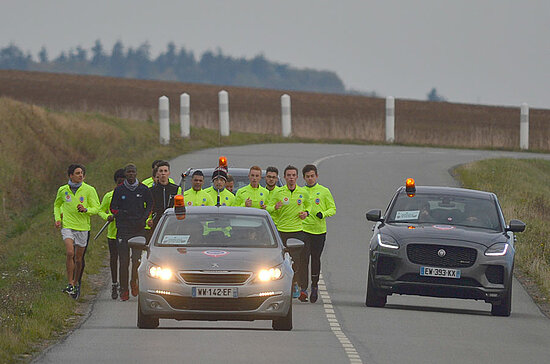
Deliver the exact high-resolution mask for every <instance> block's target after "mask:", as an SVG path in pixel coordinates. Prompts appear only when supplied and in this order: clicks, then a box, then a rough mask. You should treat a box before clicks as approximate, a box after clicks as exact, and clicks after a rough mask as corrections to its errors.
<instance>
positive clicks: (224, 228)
mask: <svg viewBox="0 0 550 364" xmlns="http://www.w3.org/2000/svg"><path fill="white" fill-rule="evenodd" d="M155 245H157V246H186V247H193V246H208V247H255V248H272V247H276V246H277V241H276V240H275V237H274V234H273V231H272V229H271V227H270V225H269V223H268V220H267V219H266V218H265V217H263V216H250V215H233V214H188V215H187V216H186V217H185V219H184V220H178V219H177V218H176V216H175V215H168V216H166V218H165V219H164V221H163V224H162V226H160V231H159V234H158V237H157V240H156V243H155Z"/></svg>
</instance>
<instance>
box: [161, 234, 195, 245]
mask: <svg viewBox="0 0 550 364" xmlns="http://www.w3.org/2000/svg"><path fill="white" fill-rule="evenodd" d="M189 236H190V235H164V238H162V244H166V245H185V244H187V243H188V242H189Z"/></svg>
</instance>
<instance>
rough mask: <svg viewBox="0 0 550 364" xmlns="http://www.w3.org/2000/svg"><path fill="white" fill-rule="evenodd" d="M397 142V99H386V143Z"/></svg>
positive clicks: (389, 97) (391, 97)
mask: <svg viewBox="0 0 550 364" xmlns="http://www.w3.org/2000/svg"><path fill="white" fill-rule="evenodd" d="M394 141H395V99H394V98H393V96H388V97H386V143H393V142H394Z"/></svg>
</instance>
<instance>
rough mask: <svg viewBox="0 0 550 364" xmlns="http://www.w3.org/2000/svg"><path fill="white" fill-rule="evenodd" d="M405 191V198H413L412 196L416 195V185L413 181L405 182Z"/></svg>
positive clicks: (410, 179)
mask: <svg viewBox="0 0 550 364" xmlns="http://www.w3.org/2000/svg"><path fill="white" fill-rule="evenodd" d="M405 191H406V192H407V196H409V197H414V194H415V193H416V185H415V182H414V179H412V178H407V180H406V181H405Z"/></svg>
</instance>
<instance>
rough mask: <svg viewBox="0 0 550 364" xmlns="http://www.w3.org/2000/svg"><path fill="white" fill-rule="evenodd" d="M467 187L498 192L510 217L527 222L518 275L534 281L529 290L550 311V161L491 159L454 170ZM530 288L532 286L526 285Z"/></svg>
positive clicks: (519, 245)
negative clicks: (534, 287) (533, 285)
mask: <svg viewBox="0 0 550 364" xmlns="http://www.w3.org/2000/svg"><path fill="white" fill-rule="evenodd" d="M454 173H455V174H456V176H457V177H458V179H459V180H460V181H461V183H462V185H463V187H466V188H472V189H478V190H484V191H491V192H494V193H496V194H497V196H498V198H499V201H500V204H501V206H502V209H503V212H504V216H505V217H506V218H507V219H520V220H522V221H523V222H525V223H526V224H527V228H526V230H525V232H523V233H521V234H517V235H516V236H517V243H516V246H515V248H516V268H519V271H517V273H519V274H516V276H518V275H520V276H526V277H524V278H526V279H527V281H525V280H523V279H522V283H524V286H525V285H527V286H529V282H534V283H535V285H536V287H537V289H536V290H530V289H528V291H530V292H529V293H530V294H531V296H532V297H533V299H534V300H535V302H537V303H538V304H539V307H541V310H542V311H543V312H545V313H546V314H547V315H548V313H550V308H549V306H550V304H549V297H550V242H548V241H546V240H547V239H548V237H549V236H550V225H548V223H547V221H548V215H549V214H550V184H548V181H549V180H550V162H549V161H545V160H539V159H508V158H501V159H488V160H483V161H478V162H473V163H469V164H466V165H463V166H460V167H458V168H456V169H455V170H454ZM526 288H529V287H526Z"/></svg>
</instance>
